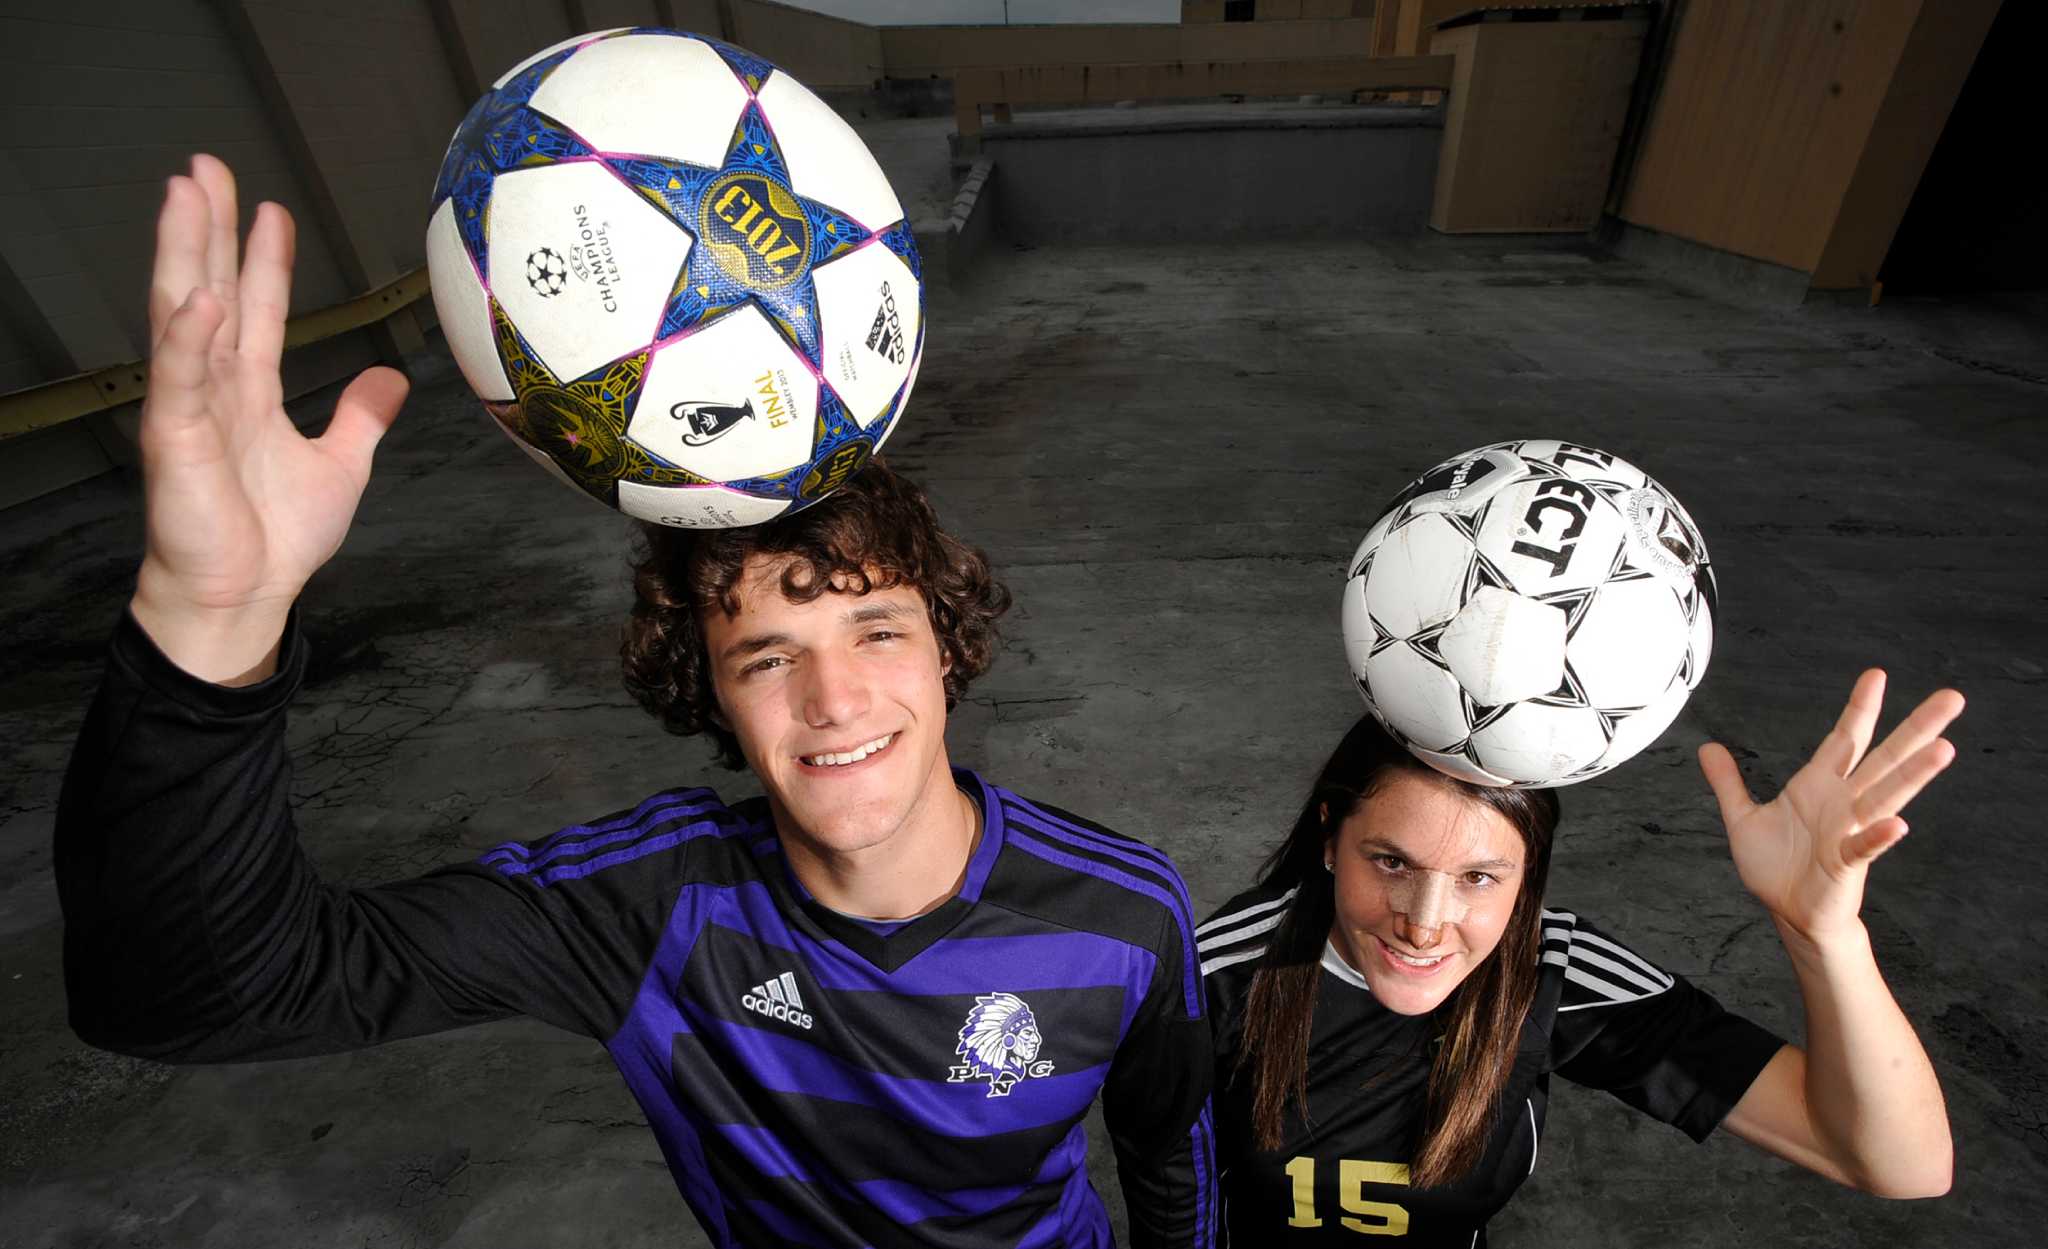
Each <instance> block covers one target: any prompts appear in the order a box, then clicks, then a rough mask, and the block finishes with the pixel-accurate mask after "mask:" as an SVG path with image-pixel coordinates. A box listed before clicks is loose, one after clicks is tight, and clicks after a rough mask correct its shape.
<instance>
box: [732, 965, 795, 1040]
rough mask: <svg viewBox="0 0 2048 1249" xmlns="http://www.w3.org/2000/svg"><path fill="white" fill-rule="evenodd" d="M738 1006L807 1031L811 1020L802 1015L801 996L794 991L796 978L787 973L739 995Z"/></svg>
mask: <svg viewBox="0 0 2048 1249" xmlns="http://www.w3.org/2000/svg"><path fill="white" fill-rule="evenodd" d="M740 1005H741V1006H744V1007H746V1008H747V1009H748V1010H750V1011H753V1012H754V1013H755V1014H756V1015H766V1016H768V1018H770V1019H775V1020H780V1021H781V1022H783V1023H793V1024H795V1025H796V1026H797V1027H799V1028H804V1029H808V1028H810V1026H811V1024H812V1022H813V1021H812V1019H811V1017H810V1016H809V1015H807V1014H805V1013H804V997H803V994H801V993H798V992H797V991H796V977H795V976H792V975H790V974H789V973H788V972H783V973H782V974H781V975H779V976H776V977H773V978H772V979H769V980H765V981H762V982H761V983H760V984H757V985H755V986H754V987H753V988H751V989H749V990H747V991H746V992H745V993H742V994H741V995H740Z"/></svg>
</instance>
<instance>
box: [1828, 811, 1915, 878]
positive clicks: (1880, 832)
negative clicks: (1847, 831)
mask: <svg viewBox="0 0 2048 1249" xmlns="http://www.w3.org/2000/svg"><path fill="white" fill-rule="evenodd" d="M1905 836H1906V822H1905V821H1904V820H1902V819H1900V818H1899V817H1898V816H1896V815H1894V816H1891V817H1889V818H1887V819H1882V820H1879V821H1878V822H1877V823H1875V824H1872V825H1871V826H1870V827H1869V828H1866V829H1864V830H1863V831H1862V832H1860V833H1857V834H1856V835H1855V836H1853V837H1850V838H1848V839H1846V840H1845V841H1843V842H1842V862H1843V863H1844V864H1846V865H1847V866H1849V867H1867V866H1869V865H1870V864H1871V863H1874V862H1876V861H1877V856H1879V855H1881V854H1883V853H1884V852H1885V851H1887V850H1889V849H1891V848H1892V847H1893V846H1896V845H1898V844H1899V842H1900V841H1902V840H1904V839H1905Z"/></svg>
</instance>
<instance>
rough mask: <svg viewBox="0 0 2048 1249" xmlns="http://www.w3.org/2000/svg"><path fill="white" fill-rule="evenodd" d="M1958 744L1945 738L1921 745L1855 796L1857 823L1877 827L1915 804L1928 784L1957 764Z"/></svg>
mask: <svg viewBox="0 0 2048 1249" xmlns="http://www.w3.org/2000/svg"><path fill="white" fill-rule="evenodd" d="M1955 758H1956V748H1955V744H1954V743H1952V742H1950V741H1949V740H1948V739H1947V738H1945V737H1938V738H1936V739H1934V740H1933V741H1931V742H1928V743H1927V744H1925V745H1923V746H1921V747H1920V748H1919V749H1918V750H1915V751H1914V752H1913V753H1912V754H1910V755H1908V756H1906V758H1905V760H1904V761H1903V762H1901V763H1900V764H1899V765H1898V766H1897V767H1895V768H1892V769H1890V770H1889V771H1887V772H1886V773H1885V774H1884V775H1883V776H1882V777H1880V778H1879V779H1878V780H1877V781H1876V782H1874V783H1873V784H1872V785H1871V786H1870V787H1869V788H1868V789H1865V790H1864V791H1863V792H1862V793H1860V794H1858V795H1856V799H1855V817H1856V822H1857V823H1858V824H1860V825H1864V826H1874V825H1877V824H1879V823H1882V822H1883V821H1885V820H1887V819H1890V818H1891V817H1892V816H1895V815H1897V814H1898V813H1899V812H1900V811H1902V810H1904V809H1905V806H1906V804H1907V803H1909V802H1911V801H1913V799H1914V798H1915V797H1917V796H1918V795H1919V793H1920V791H1921V790H1923V789H1925V788H1927V785H1928V782H1930V781H1932V780H1933V779H1934V778H1935V777H1937V776H1940V775H1941V773H1942V770H1943V769H1945V768H1946V767H1948V765H1949V764H1951V763H1954V762H1955Z"/></svg>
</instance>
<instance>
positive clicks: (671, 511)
mask: <svg viewBox="0 0 2048 1249" xmlns="http://www.w3.org/2000/svg"><path fill="white" fill-rule="evenodd" d="M427 263H428V268H429V271H430V274H431V277H432V280H433V289H434V307H435V309H436V310H437V311H438V312H439V313H440V317H441V325H442V328H443V330H444V332H445V333H446V334H447V338H448V345H449V347H450V349H451V350H452V351H453V352H454V355H455V360H456V363H457V364H458V365H460V366H461V368H462V374H463V376H464V377H465V378H467V379H468V381H469V384H470V386H471V387H473V388H474V389H475V390H476V392H477V394H478V396H479V397H481V398H482V399H483V400H484V406H485V407H487V408H489V409H490V411H491V414H492V415H493V416H494V417H496V418H497V421H498V424H499V425H500V427H501V428H503V429H504V431H505V432H506V433H508V434H510V435H511V436H512V439H513V441H514V442H516V443H517V444H518V445H519V446H520V448H521V449H522V450H524V451H525V452H527V454H528V455H530V456H532V457H533V458H534V459H535V460H536V461H538V462H539V463H540V464H541V465H542V466H543V467H545V468H547V469H548V470H549V471H551V472H553V473H554V474H555V475H556V476H557V477H559V478H561V479H562V480H563V481H566V482H567V483H569V484H570V485H572V486H574V487H576V488H577V489H579V490H582V491H583V492H585V493H587V494H589V495H591V496H592V497H594V498H596V499H598V500H599V501H601V502H603V503H606V504H608V505H610V506H612V507H616V508H618V509H619V510H621V511H623V512H626V513H629V514H630V515H633V516H636V517H639V518H641V519H642V520H651V521H658V522H661V523H663V524H669V525H685V526H696V527H727V526H733V525H751V524H756V523H759V522H761V521H765V520H769V519H771V518H773V517H775V516H778V515H781V514H783V513H784V512H789V511H794V510H796V509H799V508H803V507H806V506H808V505H810V504H812V503H815V502H817V501H818V500H819V499H821V498H823V497H824V496H825V495H826V494H828V493H830V492H831V491H832V490H834V489H837V488H838V486H839V485H840V484H841V483H843V482H844V481H846V479H847V478H849V477H851V476H852V475H853V474H854V473H855V472H858V471H859V469H860V467H861V466H862V465H863V464H865V463H866V462H867V460H868V457H869V456H871V455H872V454H874V452H875V451H876V449H877V448H879V447H880V446H881V445H882V442H883V441H884V440H885V439H887V438H888V436H889V434H890V432H891V431H892V430H894V429H895V426H896V422H897V419H898V418H899V416H900V415H901V414H902V411H903V406H904V404H905V403H906V402H907V401H908V399H909V397H910V389H911V386H912V384H913V383H914V381H915V380H916V376H917V367H918V364H919V362H920V361H921V360H922V358H923V353H924V288H923V282H922V266H921V264H920V262H919V259H918V254H917V246H916V244H915V243H914V242H913V241H912V239H911V233H910V225H909V223H908V222H906V221H905V220H904V218H903V207H902V205H901V204H900V203H899V202H898V201H897V199H896V194H895V192H894V191H893V190H891V189H890V187H889V181H888V179H887V178H886V177H884V176H883V174H882V171H881V169H880V168H879V167H878V166H877V165H876V164H875V162H874V158H873V157H871V156H870V155H869V154H868V150H867V148H866V147H865V146H863V145H862V143H861V141H860V139H859V137H858V136H857V135H855V134H854V132H853V130H852V129H851V128H850V127H849V126H848V125H847V124H846V123H845V122H844V121H842V120H841V119H840V118H839V116H838V114H836V113H834V112H833V111H832V110H831V108H829V107H828V106H827V105H826V104H825V103H824V102H823V101H821V100H819V99H818V97H817V96H815V95H812V94H811V93H810V92H809V91H808V90H806V89H805V88H804V87H803V86H802V85H801V84H799V83H798V82H797V81H796V80H795V79H793V78H791V77H789V76H788V75H787V74H785V73H783V72H782V71H781V70H779V69H777V68H775V67H774V66H773V65H770V64H769V63H768V62H766V61H763V60H761V59H760V58H759V57H755V56H752V55H749V54H748V53H746V52H743V51H741V50H739V49H738V48H734V47H731V46H729V45H726V44H723V43H719V42H717V41H716V40H712V39H704V38H700V37H698V36H695V35H689V34H683V33H680V32H677V31H668V30H653V29H641V28H628V29H620V30H611V31H605V32H602V33H600V34H594V35H580V36H578V37H576V38H574V39H570V40H567V41H565V42H563V43H559V44H556V45H555V46H554V47H552V48H549V49H547V50H546V51H543V52H540V53H538V54H536V55H535V56H533V57H531V58H529V59H528V60H526V61H525V62H523V63H521V64H520V65H518V66H517V67H515V68H514V69H513V70H512V71H511V72H510V73H508V74H506V75H505V76H504V77H503V78H500V79H499V80H498V81H497V82H496V83H495V84H493V86H492V88H491V90H490V91H489V92H487V93H486V94H485V95H484V97H483V99H481V100H479V101H477V103H476V106H475V107H474V108H472V109H470V111H469V115H468V116H467V117H465V118H464V119H463V121H462V125H461V127H460V128H459V129H458V130H457V131H456V132H455V138H454V140H453V141H452V142H451V143H450V144H449V146H448V154H447V156H446V158H445V159H444V160H443V162H442V166H441V175H440V178H439V180H438V181H437V182H436V184H435V187H434V211H433V217H432V219H431V221H430V222H429V224H428V227H427Z"/></svg>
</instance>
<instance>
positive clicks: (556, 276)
mask: <svg viewBox="0 0 2048 1249" xmlns="http://www.w3.org/2000/svg"><path fill="white" fill-rule="evenodd" d="M568 281H569V269H568V266H566V265H565V264H563V263H562V255H561V253H560V252H557V251H556V250H555V249H554V248H552V247H536V248H534V249H533V250H532V251H531V252H528V253H527V255H526V284H527V285H528V286H531V287H532V288H533V293H534V294H536V295H538V296H540V297H541V298H542V299H553V298H554V297H555V296H557V295H559V294H561V293H562V288H563V287H564V286H566V285H567V284H568Z"/></svg>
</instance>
